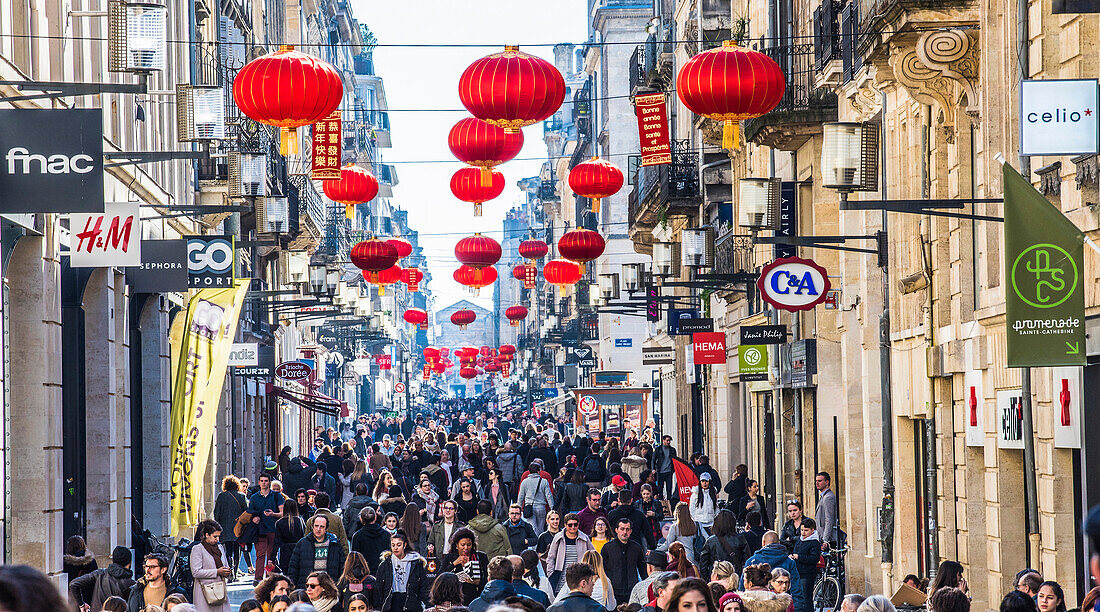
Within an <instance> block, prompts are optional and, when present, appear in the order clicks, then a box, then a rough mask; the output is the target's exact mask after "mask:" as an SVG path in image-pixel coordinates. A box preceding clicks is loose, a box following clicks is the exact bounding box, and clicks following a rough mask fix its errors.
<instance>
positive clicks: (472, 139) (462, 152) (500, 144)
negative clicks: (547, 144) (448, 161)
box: [447, 117, 523, 186]
mask: <svg viewBox="0 0 1100 612" xmlns="http://www.w3.org/2000/svg"><path fill="white" fill-rule="evenodd" d="M447 146H449V147H450V148H451V153H453V154H454V156H455V157H457V158H458V159H459V160H461V161H463V162H465V163H467V164H470V165H471V166H473V167H475V168H480V169H481V177H480V178H481V183H482V184H483V185H486V186H488V185H492V175H491V172H492V170H493V168H494V167H495V166H499V165H500V164H503V163H504V162H506V161H508V160H510V159H512V158H514V157H515V156H516V155H519V152H520V150H521V149H523V132H505V131H504V128H500V127H497V126H495V125H492V124H489V123H485V122H484V121H482V120H481V119H476V118H474V117H467V118H465V119H463V120H461V121H459V122H458V123H456V124H454V127H452V128H451V132H450V134H448V135H447Z"/></svg>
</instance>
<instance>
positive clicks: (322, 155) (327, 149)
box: [309, 110, 343, 181]
mask: <svg viewBox="0 0 1100 612" xmlns="http://www.w3.org/2000/svg"><path fill="white" fill-rule="evenodd" d="M341 129H342V128H341V127H340V111H338V110H337V111H332V114H331V115H329V116H328V117H325V118H324V119H322V120H321V121H318V122H317V123H314V124H313V167H312V168H311V171H310V176H309V177H310V178H311V179H313V180H315V181H329V180H334V179H336V180H338V179H339V178H340V142H341V140H343V134H341V133H340V132H341Z"/></svg>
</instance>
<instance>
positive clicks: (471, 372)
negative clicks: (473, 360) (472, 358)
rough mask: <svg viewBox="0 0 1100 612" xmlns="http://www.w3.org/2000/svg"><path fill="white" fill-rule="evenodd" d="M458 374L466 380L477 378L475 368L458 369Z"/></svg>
mask: <svg viewBox="0 0 1100 612" xmlns="http://www.w3.org/2000/svg"><path fill="white" fill-rule="evenodd" d="M458 375H459V376H461V377H462V378H465V379H466V380H471V379H474V378H477V370H476V369H474V368H462V369H461V370H459V371H458Z"/></svg>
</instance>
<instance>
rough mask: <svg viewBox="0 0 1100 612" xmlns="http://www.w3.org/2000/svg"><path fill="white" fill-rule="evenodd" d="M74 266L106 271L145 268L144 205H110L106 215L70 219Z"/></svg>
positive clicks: (94, 214) (100, 213) (71, 256)
mask: <svg viewBox="0 0 1100 612" xmlns="http://www.w3.org/2000/svg"><path fill="white" fill-rule="evenodd" d="M69 231H70V232H72V238H71V239H70V240H69V244H70V245H73V243H74V242H75V245H73V246H71V247H70V249H69V258H70V261H69V263H70V265H72V267H74V268H106V267H110V266H119V267H124V266H139V265H141V205H140V204H138V203H137V202H109V203H107V204H106V205H105V206H104V209H103V212H96V213H74V214H72V215H71V216H70V217H69Z"/></svg>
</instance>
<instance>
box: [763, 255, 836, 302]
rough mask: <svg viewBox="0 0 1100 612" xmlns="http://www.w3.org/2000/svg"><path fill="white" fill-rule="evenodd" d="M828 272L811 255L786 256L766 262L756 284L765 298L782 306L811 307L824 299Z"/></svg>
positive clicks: (826, 290) (827, 283) (828, 287)
mask: <svg viewBox="0 0 1100 612" xmlns="http://www.w3.org/2000/svg"><path fill="white" fill-rule="evenodd" d="M830 287H831V284H830V283H829V275H828V273H827V272H826V271H825V268H822V267H821V266H819V265H818V264H817V262H815V261H814V260H812V259H803V258H801V257H784V258H783V259H776V260H775V261H773V262H771V263H769V264H768V265H766V266H764V267H763V268H762V269H761V270H760V278H758V279H757V280H756V288H757V289H759V290H760V295H761V297H763V298H764V301H765V302H767V303H769V304H771V305H772V306H773V307H775V308H777V309H779V310H787V311H790V312H796V311H799V310H810V309H812V308H813V307H814V306H817V305H818V304H820V303H821V302H822V301H824V299H825V296H826V295H827V294H828V293H829V289H830Z"/></svg>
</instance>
